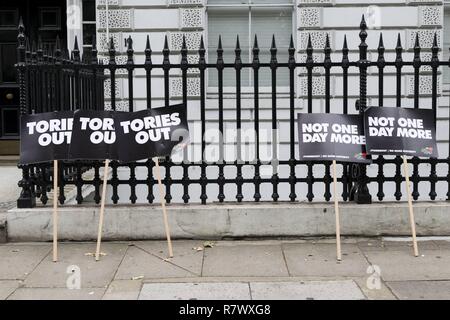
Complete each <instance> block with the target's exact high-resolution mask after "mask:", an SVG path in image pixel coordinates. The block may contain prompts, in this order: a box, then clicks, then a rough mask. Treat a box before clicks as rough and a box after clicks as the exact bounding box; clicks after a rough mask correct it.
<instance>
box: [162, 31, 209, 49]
mask: <svg viewBox="0 0 450 320" xmlns="http://www.w3.org/2000/svg"><path fill="white" fill-rule="evenodd" d="M183 34H184V35H185V37H186V46H187V49H188V50H198V49H199V47H200V39H201V37H202V32H170V33H169V43H170V50H175V51H179V50H181V45H182V44H183Z"/></svg>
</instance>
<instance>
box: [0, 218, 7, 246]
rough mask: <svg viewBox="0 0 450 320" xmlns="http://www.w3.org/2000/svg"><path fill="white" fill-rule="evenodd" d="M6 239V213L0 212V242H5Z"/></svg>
mask: <svg viewBox="0 0 450 320" xmlns="http://www.w3.org/2000/svg"><path fill="white" fill-rule="evenodd" d="M6 239H7V234H6V213H5V212H0V243H5V242H6Z"/></svg>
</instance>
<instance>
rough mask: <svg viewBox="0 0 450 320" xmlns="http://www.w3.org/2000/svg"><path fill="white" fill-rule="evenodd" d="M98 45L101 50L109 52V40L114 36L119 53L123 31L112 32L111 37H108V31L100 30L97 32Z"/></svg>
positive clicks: (115, 46)
mask: <svg viewBox="0 0 450 320" xmlns="http://www.w3.org/2000/svg"><path fill="white" fill-rule="evenodd" d="M97 38H98V41H97V47H98V50H99V51H100V52H108V50H109V42H110V39H111V38H113V42H114V48H115V49H116V52H117V53H119V52H120V51H121V50H120V49H121V48H122V44H123V42H122V34H121V33H110V34H109V39H106V33H105V32H99V33H97Z"/></svg>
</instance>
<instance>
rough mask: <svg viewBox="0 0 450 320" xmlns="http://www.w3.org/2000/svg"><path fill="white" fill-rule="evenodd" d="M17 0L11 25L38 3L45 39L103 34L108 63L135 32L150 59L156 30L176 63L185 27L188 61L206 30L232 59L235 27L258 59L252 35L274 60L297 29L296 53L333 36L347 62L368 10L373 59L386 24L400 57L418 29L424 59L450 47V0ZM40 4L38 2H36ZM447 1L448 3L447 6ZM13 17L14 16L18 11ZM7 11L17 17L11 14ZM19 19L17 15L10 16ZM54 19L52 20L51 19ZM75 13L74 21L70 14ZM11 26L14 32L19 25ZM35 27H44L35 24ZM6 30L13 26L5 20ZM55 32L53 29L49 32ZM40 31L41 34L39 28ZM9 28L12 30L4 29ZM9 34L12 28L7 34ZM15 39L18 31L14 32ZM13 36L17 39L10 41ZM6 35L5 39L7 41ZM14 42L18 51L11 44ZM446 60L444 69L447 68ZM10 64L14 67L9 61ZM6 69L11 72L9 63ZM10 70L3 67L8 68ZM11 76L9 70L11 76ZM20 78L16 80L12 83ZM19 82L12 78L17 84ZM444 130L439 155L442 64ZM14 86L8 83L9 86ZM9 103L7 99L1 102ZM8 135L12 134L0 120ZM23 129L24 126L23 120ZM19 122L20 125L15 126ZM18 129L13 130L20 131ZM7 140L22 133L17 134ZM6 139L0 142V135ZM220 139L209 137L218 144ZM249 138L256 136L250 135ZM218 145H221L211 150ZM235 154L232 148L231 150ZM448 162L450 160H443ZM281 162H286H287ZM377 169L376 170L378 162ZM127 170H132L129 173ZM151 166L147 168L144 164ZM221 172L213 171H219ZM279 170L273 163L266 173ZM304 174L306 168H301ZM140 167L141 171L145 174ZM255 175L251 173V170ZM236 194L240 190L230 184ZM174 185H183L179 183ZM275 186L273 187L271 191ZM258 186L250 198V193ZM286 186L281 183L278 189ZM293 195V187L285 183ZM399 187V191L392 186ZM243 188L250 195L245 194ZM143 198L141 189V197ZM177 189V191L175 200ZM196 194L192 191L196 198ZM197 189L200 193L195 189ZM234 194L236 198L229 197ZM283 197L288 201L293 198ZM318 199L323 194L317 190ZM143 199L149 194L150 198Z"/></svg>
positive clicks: (424, 77) (142, 103) (302, 98)
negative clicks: (344, 51)
mask: <svg viewBox="0 0 450 320" xmlns="http://www.w3.org/2000/svg"><path fill="white" fill-rule="evenodd" d="M17 2H18V3H20V4H19V6H18V8H15V7H13V6H11V5H8V7H5V8H3V5H2V6H1V8H0V13H1V12H5V14H4V15H3V18H2V20H0V22H3V23H5V27H4V28H7V24H8V23H9V24H11V22H8V21H14V19H17V17H18V15H19V14H21V15H23V12H25V15H26V14H29V15H30V16H32V14H31V12H34V10H37V11H36V12H39V17H40V18H39V19H38V20H37V21H36V22H33V19H28V20H27V19H26V21H28V22H27V23H28V25H29V28H31V29H32V30H40V31H41V33H42V32H44V31H46V32H47V33H48V34H45V35H44V37H45V39H43V40H44V42H45V41H46V42H47V43H48V44H49V46H51V44H52V43H53V42H52V40H51V39H53V37H54V36H55V35H56V34H58V35H59V36H60V38H62V39H63V43H64V44H66V45H67V46H68V48H69V50H72V49H73V45H74V42H75V37H77V39H78V43H79V46H80V50H81V51H82V53H83V54H84V55H89V53H90V50H91V49H92V42H93V39H94V38H95V39H96V43H97V49H98V51H99V58H100V60H101V61H102V62H103V63H105V64H106V63H108V62H109V58H108V50H109V46H110V43H109V42H110V40H109V39H112V41H113V43H114V47H115V50H116V52H117V57H116V63H117V64H125V63H126V61H127V55H126V48H127V47H126V41H125V40H126V39H127V38H128V37H131V38H132V39H133V48H134V51H135V52H134V54H135V56H134V57H135V63H143V62H144V59H145V55H144V49H145V44H146V39H147V36H149V39H150V44H151V49H152V58H153V62H154V63H161V62H162V59H163V56H162V50H163V48H164V45H165V40H166V39H167V40H168V43H167V44H168V47H169V49H170V52H171V55H170V59H171V62H177V61H180V50H181V47H182V41H183V36H184V37H185V39H186V45H187V49H188V61H189V63H197V62H198V49H199V46H200V39H201V38H202V37H203V39H204V42H205V46H206V48H207V51H206V56H207V61H209V62H211V63H214V62H215V61H216V59H217V48H218V43H219V36H221V41H222V46H223V50H224V60H225V63H233V61H234V55H235V52H234V50H235V46H236V36H237V35H239V41H240V48H241V51H242V60H243V61H244V62H251V61H252V48H253V46H254V41H255V39H254V37H255V35H257V36H258V46H259V48H260V60H261V62H269V61H270V48H271V45H272V36H273V35H274V36H275V40H276V47H277V58H278V60H279V61H283V60H285V61H287V59H288V48H289V45H290V39H291V35H292V38H293V40H294V45H295V48H296V60H297V61H305V59H306V48H307V45H308V39H309V38H310V39H311V44H312V47H313V49H314V54H313V58H314V60H315V61H323V59H324V48H325V46H326V44H327V38H328V41H329V45H330V48H331V59H332V61H341V59H342V48H343V46H344V38H345V40H346V42H347V46H348V49H349V57H350V59H351V60H358V54H359V51H358V46H359V44H360V41H361V40H360V37H359V32H360V30H359V25H360V21H361V16H362V15H364V16H365V18H366V22H367V25H368V38H367V44H368V59H369V60H372V61H374V60H376V59H377V57H378V47H379V44H380V42H379V39H380V33H381V32H382V33H383V41H384V47H385V49H386V52H385V57H386V60H389V61H394V60H395V57H396V51H395V48H396V47H397V46H398V44H399V42H398V41H399V39H400V42H401V46H402V48H403V59H404V60H405V61H412V60H413V48H414V45H415V39H416V35H419V39H420V46H421V48H422V51H421V59H422V60H424V61H428V60H430V59H431V50H430V49H431V47H432V45H433V40H434V36H435V34H436V35H437V42H438V45H439V47H440V48H445V49H444V50H442V51H440V58H441V59H448V58H449V54H448V52H449V51H448V48H449V47H450V2H448V1H440V0H374V1H370V3H368V2H367V1H359V0H67V1H66V3H64V4H63V5H61V3H60V2H58V3H56V2H54V3H53V2H52V1H50V0H47V1H33V3H38V4H33V5H31V4H30V3H31V1H25V0H21V1H17ZM447 2H448V3H447ZM30 6H36V8H35V9H34V8H30ZM447 8H448V9H447ZM11 17H12V18H11ZM8 19H9V20H8ZM11 19H13V20H11ZM47 20H49V21H47ZM64 21H67V24H65V23H64ZM9 28H10V30H9V31H8V32H9V33H11V34H12V30H11V26H9ZM36 28H37V29H36ZM5 30H6V29H5ZM49 32H52V33H49ZM38 34H39V32H35V33H32V34H30V36H31V38H32V40H34V41H37V40H38V39H37V37H38ZM41 36H42V35H41ZM4 37H6V36H4ZM9 37H10V38H11V35H10V36H9ZM11 39H12V38H11ZM11 39H9V40H10V41H9V43H12V41H11ZM4 42H5V41H4ZM11 48H12V47H11V45H9V46H2V56H1V57H2V66H5V65H11V61H10V60H7V59H10V57H11V55H12V54H13V53H12V49H11ZM7 50H10V51H11V52H10V55H8V51H7ZM443 69H445V68H443ZM8 70H9V69H8ZM8 70H6V71H8ZM323 73H324V70H323V69H320V68H317V70H314V77H313V81H312V90H313V98H314V99H313V112H318V113H319V112H324V110H325V105H324V99H323V97H324V95H325V85H326V84H325V77H324V76H323ZM368 73H369V75H368V84H367V87H368V93H367V95H368V103H367V104H368V106H377V105H378V104H379V101H378V91H377V90H378V76H377V70H376V68H369V70H368ZM7 74H8V72H5V71H3V72H2V76H3V75H7ZM402 75H403V77H402V92H401V99H402V100H401V101H402V106H405V107H410V106H412V105H413V94H414V73H413V68H412V67H411V68H404V69H403V70H402ZM133 76H134V86H133V87H134V90H133V91H134V92H133V96H134V99H133V108H134V110H140V109H144V108H146V106H147V102H146V89H145V88H146V78H145V74H144V73H143V72H142V73H140V72H135V73H134V75H133ZM10 78H11V77H10ZM12 80H13V79H12V78H11V79H9V83H12V82H14V81H12ZM163 80H164V78H163V74H162V71H156V70H155V72H154V73H153V74H152V80H151V81H152V88H153V89H152V90H153V91H152V99H153V102H152V104H153V105H154V106H158V105H161V106H162V105H164V81H163ZM127 81H128V80H127V73H126V70H123V71H118V72H117V75H116V79H115V87H116V90H115V95H116V97H115V98H116V109H117V110H128V105H129V101H128V97H129V92H128V86H127ZM223 81H224V119H225V129H226V128H227V126H229V127H230V129H231V130H232V129H234V128H235V123H234V122H233V120H234V119H235V108H236V99H235V94H236V91H235V84H234V81H235V79H234V74H233V73H232V71H231V70H230V71H229V72H228V71H225V72H224V79H223ZM288 81H289V79H288V71H287V70H280V71H279V73H278V76H277V110H278V119H277V121H278V127H279V128H281V130H279V133H278V134H279V142H280V145H279V152H280V155H283V154H288V152H289V144H288V141H289V136H288V132H287V130H283V128H284V127H287V126H288V125H289V82H288ZM259 83H260V87H261V88H260V96H259V97H260V99H259V104H260V114H259V118H260V125H261V128H262V129H267V132H268V134H270V130H271V117H272V114H271V109H270V108H271V94H270V93H271V87H270V85H271V82H270V74H269V72H267V74H264V72H261V74H260V81H259ZM384 83H385V84H384V86H385V91H384V102H383V104H384V105H386V106H395V103H396V98H397V96H396V73H395V69H394V68H386V71H385V76H384ZM7 84H8V79H7V78H5V76H3V78H2V86H4V87H5V88H7ZM206 86H207V88H206V94H207V99H206V110H207V112H206V119H207V129H212V130H214V129H215V128H217V127H218V118H217V108H218V78H217V72H215V71H214V70H210V71H208V73H207V81H206ZM252 86H253V75H252V72H251V70H247V71H244V72H243V74H242V83H241V87H242V99H241V103H242V119H243V128H246V127H248V128H252V126H253V121H254V117H255V114H254V95H253V87H252ZM330 86H331V88H330V89H331V90H330V91H331V96H332V99H331V112H336V113H340V112H342V100H343V99H342V98H343V96H342V94H343V88H342V74H341V73H340V72H338V71H336V72H335V73H332V75H331V81H330ZM12 87H13V86H12ZM169 87H170V90H169V93H170V101H171V103H177V102H180V101H181V98H182V78H181V71H180V72H176V71H175V70H174V71H173V72H172V71H171V73H170V81H169ZM307 87H308V81H307V77H306V70H302V68H298V69H297V70H296V78H295V88H296V92H295V108H296V111H298V112H306V111H307V110H306V104H307V99H306V96H307ZM348 87H349V92H348V103H349V109H348V111H349V113H357V112H358V110H357V109H356V107H355V105H356V101H357V100H358V98H359V93H360V92H359V73H358V72H357V70H353V71H352V69H350V70H349V84H348ZM419 87H420V95H421V105H423V107H427V106H429V105H430V104H431V94H432V77H431V68H429V67H422V69H421V77H420V86H419ZM437 87H438V94H439V107H438V112H437V115H438V119H437V129H438V139H439V151H440V154H441V155H445V156H446V155H448V154H449V150H448V149H449V148H448V145H449V144H448V142H449V137H448V132H449V130H448V126H449V110H450V109H449V98H448V96H449V95H448V93H449V91H450V72H449V71H448V70H440V73H439V78H438V85H437ZM8 90H9V89H8ZM187 93H188V110H189V120H190V121H191V122H192V123H193V125H194V123H195V121H196V120H199V119H200V102H199V96H200V78H199V70H198V69H195V68H192V69H189V70H188V80H187ZM105 98H106V101H107V102H106V108H110V107H111V104H110V98H111V81H110V80H106V81H105ZM2 110H3V107H2ZM7 117H8V115H7V114H6V113H5V112H3V113H2V128H7V127H8V125H7V124H8V123H9V120H7V119H9V118H7ZM2 130H3V131H2V134H3V136H2V138H3V137H5V136H8V135H7V134H5V132H6V131H5V129H2ZM15 130H16V131H17V129H15ZM12 131H14V128H13V130H12ZM13 133H14V132H13ZM6 138H7V139H5V140H14V134H11V135H9V137H6ZM0 143H2V142H0ZM214 144H215V143H214V142H212V143H211V146H212V147H213V146H214ZM250 144H251V142H250ZM191 149H192V151H190V154H189V157H190V158H189V159H190V160H191V161H195V160H199V158H198V157H199V154H198V152H195V145H194V146H192V148H191ZM212 153H214V152H213V151H212ZM227 157H229V158H228V159H227ZM225 160H227V161H234V160H235V155H234V154H233V152H230V153H227V154H226V155H225ZM441 169H442V170H443V171H445V170H446V169H447V168H438V170H441ZM280 170H283V169H282V168H280ZM370 170H374V171H373V172H369V173H371V174H372V175H376V168H375V167H373V168H369V171H370ZM123 174H125V175H126V174H127V173H123ZM143 174H144V173H143ZM211 174H214V173H211ZM267 174H268V175H271V174H272V172H268V173H267ZM299 174H301V173H299ZM137 175H138V176H139V172H138V173H137ZM249 175H250V173H249ZM225 191H226V192H230V193H233V192H234V191H233V190H231V189H230V190H229V191H227V190H225ZM127 192H128V191H127V190H125V189H124V190H122V193H123V199H127V198H128V195H127ZM174 192H175V193H176V191H174ZM268 192H269V191H268ZM251 193H252V191H249V194H248V197H249V198H251ZM280 193H281V192H280ZM284 194H285V195H288V194H289V192H284ZM392 194H393V192H392ZM244 196H245V195H244ZM445 196H446V195H445V194H439V195H438V198H440V199H444V198H445ZM138 198H139V197H138ZM177 198H179V197H177V196H174V200H176V199H177ZM195 198H196V196H192V199H193V201H194V202H195ZM197 198H198V197H197ZM231 198H232V197H231ZM287 199H288V197H287V196H286V197H284V198H283V199H280V200H287ZM318 199H320V197H318ZM142 201H145V196H144V197H142Z"/></svg>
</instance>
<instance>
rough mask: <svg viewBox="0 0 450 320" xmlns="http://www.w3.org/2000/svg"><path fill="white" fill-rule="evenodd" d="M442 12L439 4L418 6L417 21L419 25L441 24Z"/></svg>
mask: <svg viewBox="0 0 450 320" xmlns="http://www.w3.org/2000/svg"><path fill="white" fill-rule="evenodd" d="M442 12H443V9H442V7H440V6H427V7H424V6H422V7H419V23H420V25H421V26H441V25H442Z"/></svg>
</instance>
